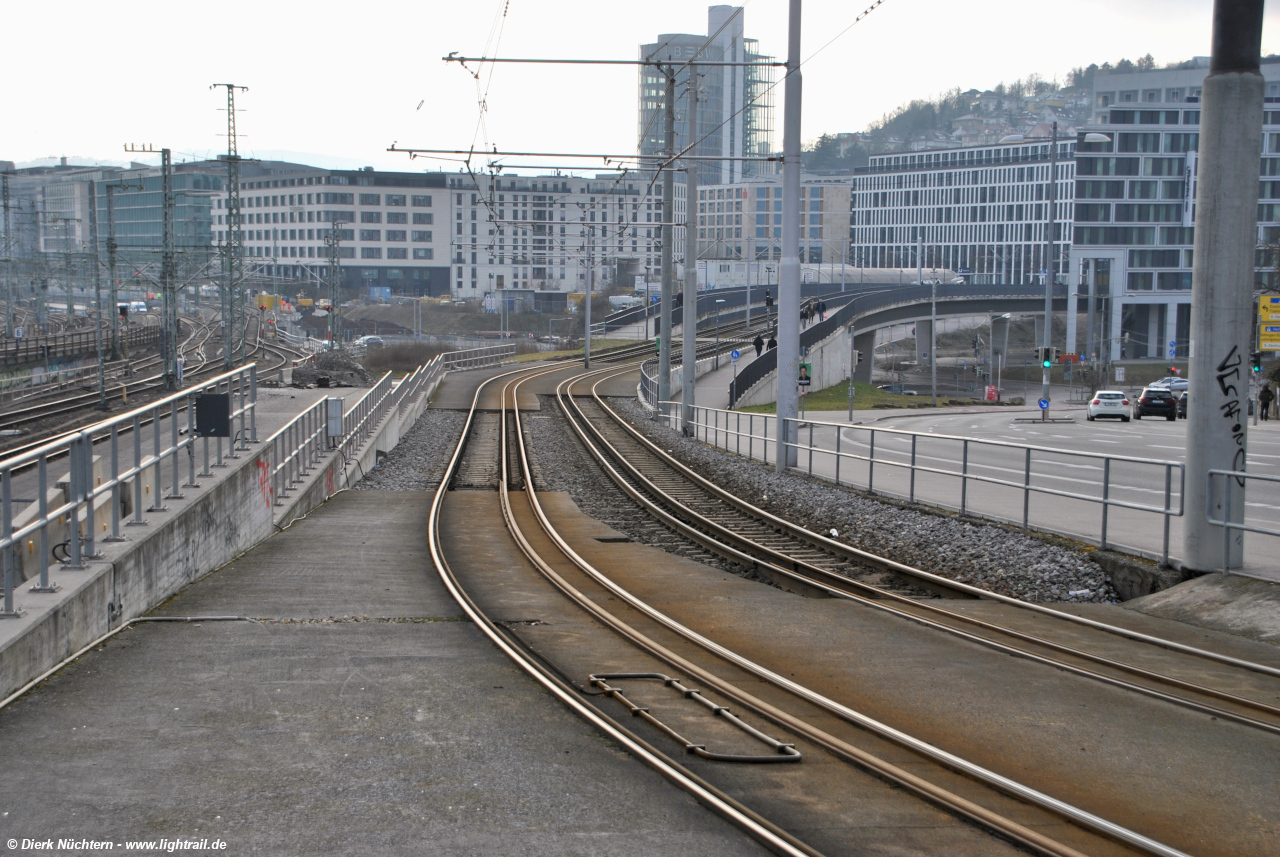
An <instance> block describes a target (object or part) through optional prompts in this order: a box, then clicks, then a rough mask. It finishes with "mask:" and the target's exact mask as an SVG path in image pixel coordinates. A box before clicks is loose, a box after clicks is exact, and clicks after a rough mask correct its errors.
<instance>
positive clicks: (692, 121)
mask: <svg viewBox="0 0 1280 857" xmlns="http://www.w3.org/2000/svg"><path fill="white" fill-rule="evenodd" d="M698 87H699V80H698V67H697V66H689V92H688V96H687V98H688V105H689V153H690V154H691V155H697V154H698ZM699 163H700V162H699V161H696V160H691V161H685V162H684V166H685V185H684V186H685V194H684V210H685V216H684V307H683V317H682V319H681V330H682V331H683V332H682V334H681V347H680V351H681V355H680V362H681V370H682V371H681V381H680V402H681V405H682V407H681V409H680V410H681V420H680V427H681V429H682V430H683V431H684V433H685V434H686V435H691V434H692V432H693V407H694V404H695V403H696V399H697V391H696V390H695V389H694V385H695V384H696V383H697V363H698V357H697V354H698V164H699ZM750 294H751V292H750V291H748V292H747V295H748V297H750ZM749 306H750V304H748V307H749ZM747 311H748V312H750V309H748V310H747ZM748 327H750V322H749V321H748ZM719 335H720V326H719V321H718V320H717V322H716V336H717V337H719Z"/></svg>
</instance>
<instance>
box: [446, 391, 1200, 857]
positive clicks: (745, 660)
mask: <svg viewBox="0 0 1280 857" xmlns="http://www.w3.org/2000/svg"><path fill="white" fill-rule="evenodd" d="M512 374H513V375H514V374H515V373H512ZM596 377H599V374H596ZM519 383H520V381H511V382H510V383H509V385H508V389H507V390H504V393H503V397H502V398H503V402H504V406H503V411H502V414H501V420H500V424H501V431H502V435H503V437H502V441H501V443H500V444H495V443H493V441H492V430H490V431H489V438H488V439H486V440H485V441H483V442H481V443H479V444H477V445H476V446H472V447H471V448H469V449H467V446H468V443H469V441H468V436H469V433H470V428H471V422H470V421H469V423H468V427H467V429H465V430H464V432H463V440H462V441H461V442H460V444H459V447H458V450H457V451H456V452H455V456H454V464H451V467H450V470H449V473H448V474H447V476H446V481H445V483H442V486H441V489H440V492H439V493H438V494H437V497H436V504H437V507H438V505H439V504H440V503H442V502H443V500H444V496H445V495H446V493H447V488H448V483H449V479H451V478H452V475H453V473H454V469H455V465H456V463H457V462H458V460H459V458H460V455H461V453H462V451H463V450H464V449H467V453H466V454H467V455H468V456H473V457H474V456H476V455H487V456H490V458H491V459H492V460H493V461H494V465H495V467H496V463H497V462H498V461H501V476H500V478H499V479H498V480H497V487H498V490H499V494H500V496H501V503H502V510H503V516H504V518H505V519H506V521H507V524H508V529H509V531H510V532H511V534H512V538H514V539H515V540H516V541H517V543H519V544H520V546H521V551H522V552H523V553H524V555H525V556H526V557H527V558H528V559H529V561H530V562H531V563H532V564H533V565H534V566H535V567H537V568H538V570H539V572H540V573H541V574H542V575H543V576H544V578H545V579H547V580H548V581H549V582H550V583H551V584H552V585H553V586H555V587H556V589H557V590H558V591H560V592H561V593H562V594H563V595H565V596H566V597H568V598H569V599H570V600H571V601H573V602H574V603H575V604H577V605H578V606H579V607H581V608H582V609H584V610H586V611H587V612H588V613H589V614H590V615H591V616H593V617H594V618H595V619H596V620H597V621H599V622H601V623H602V624H603V625H604V626H605V627H608V628H610V629H612V630H613V631H614V632H615V633H618V634H620V635H622V636H624V637H625V638H626V639H628V640H629V641H630V642H631V643H632V644H634V645H635V646H637V647H638V649H639V650H641V651H644V652H646V653H647V654H649V655H651V656H653V657H655V658H658V659H659V660H661V661H662V662H663V663H665V664H667V665H668V666H669V667H670V668H671V669H674V670H676V671H679V672H681V673H683V674H685V675H688V676H691V677H692V679H693V680H695V681H698V682H701V683H702V684H703V685H704V686H707V687H709V688H711V689H712V690H713V691H714V692H717V693H719V694H721V695H722V696H724V697H725V698H727V699H730V700H733V701H734V702H735V703H736V704H738V705H741V706H743V707H745V708H746V709H748V710H750V711H752V712H753V713H755V714H756V715H758V716H760V717H762V718H764V719H766V720H768V721H770V722H772V723H774V724H775V725H777V726H779V727H781V728H783V729H786V730H788V731H789V732H790V733H791V734H793V735H796V736H799V737H801V738H802V739H803V740H806V741H809V742H813V744H814V745H816V746H818V747H821V748H822V749H823V750H824V751H825V752H827V753H830V754H833V755H834V756H835V757H837V758H839V759H841V760H843V761H844V762H852V763H853V764H854V765H856V766H858V767H861V768H863V769H865V770H869V771H871V772H873V773H874V774H875V775H876V776H877V777H879V778H882V779H885V780H888V781H889V782H892V783H894V784H896V785H898V786H901V787H902V788H905V789H907V790H909V791H911V792H913V793H914V794H916V795H918V796H920V797H923V798H925V799H927V800H929V801H930V802H932V803H934V804H937V805H941V806H943V807H945V808H946V809H947V810H948V811H950V812H952V813H954V814H956V815H959V816H961V817H963V818H966V819H968V820H970V821H972V822H975V823H977V824H979V825H981V826H982V827H984V828H986V829H988V830H991V831H994V832H996V833H997V834H998V835H999V836H1001V837H1006V838H1008V839H1011V840H1013V841H1015V842H1017V843H1019V844H1020V845H1022V846H1023V847H1026V848H1030V849H1032V850H1034V851H1036V852H1037V853H1042V854H1053V855H1076V854H1081V853H1126V852H1128V853H1131V850H1130V849H1136V850H1137V851H1138V852H1139V853H1149V854H1160V855H1165V857H1173V855H1180V854H1181V853H1182V852H1180V851H1178V850H1177V849H1175V848H1171V847H1169V846H1165V845H1163V844H1161V843H1159V842H1156V841H1155V840H1152V839H1149V838H1148V837H1145V836H1143V835H1142V834H1140V833H1136V832H1134V831H1132V830H1128V829H1126V828H1123V827H1121V826H1119V825H1115V824H1112V823H1111V822H1108V821H1106V820H1105V819H1102V818H1100V817H1098V816H1095V815H1092V814H1090V813H1088V812H1085V811H1084V810H1080V809H1078V808H1076V807H1073V806H1071V805H1069V804H1066V803H1064V802H1062V801H1057V800H1055V799H1054V798H1052V797H1050V796H1048V795H1045V794H1041V793H1039V792H1037V791H1035V790H1034V789H1030V788H1028V787H1026V786H1022V785H1021V784H1019V783H1017V782H1015V781H1013V780H1011V779H1008V778H1005V777H1002V776H1000V775H999V774H996V773H994V772H992V771H988V770H985V769H983V768H981V767H980V766H977V765H974V764H972V763H969V762H966V761H965V760H964V759H961V758H959V757H957V756H953V755H951V754H948V753H945V752H944V751H941V750H939V749H938V748H936V747H932V746H930V745H928V744H926V743H925V742H920V741H918V740H916V739H913V738H911V737H910V736H909V735H906V734H905V733H901V732H899V731H898V730H895V729H893V728H892V727H889V726H887V725H885V724H880V723H877V722H876V721H874V720H872V719H871V718H868V717H866V716H865V715H861V714H859V713H858V712H857V711H854V710H853V709H851V708H849V707H847V706H844V705H842V704H840V703H839V702H837V701H835V700H833V699H830V698H828V697H826V696H824V695H823V694H821V693H819V692H817V691H814V690H812V689H810V688H808V687H805V686H804V685H802V684H800V683H798V682H795V681H791V680H789V679H786V678H784V677H783V676H781V675H778V674H777V673H775V672H773V671H771V670H769V669H767V668H765V667H763V666H761V665H760V664H758V663H755V662H753V661H752V660H751V659H750V658H749V657H747V656H744V655H742V654H739V653H737V652H735V651H731V650H729V649H727V648H725V647H723V646H720V645H718V644H717V643H715V642H713V641H712V640H710V639H708V638H707V637H705V636H703V635H702V634H700V633H698V632H697V631H695V630H692V629H690V628H687V627H684V626H682V625H681V624H680V623H679V622H676V621H675V620H673V619H671V618H670V617H667V616H664V615H663V614H662V613H661V612H660V611H658V610H656V609H654V608H652V607H650V606H649V605H647V604H645V603H644V602H643V601H642V600H640V599H638V598H636V597H635V596H633V595H631V594H630V593H629V592H627V591H626V590H625V589H624V588H622V587H621V586H619V585H617V584H615V583H613V582H612V581H611V579H610V576H609V575H608V574H607V573H606V571H605V570H604V569H596V568H593V567H592V566H591V565H590V563H588V562H587V561H586V560H584V559H583V558H582V557H581V556H579V555H578V554H577V553H576V552H575V551H574V549H573V547H571V546H570V545H569V543H568V542H567V541H566V540H565V539H564V538H563V537H561V536H560V535H559V534H558V533H557V532H556V530H555V527H554V526H553V525H552V524H551V522H550V520H549V519H548V517H547V515H546V514H545V512H544V511H543V510H542V508H541V504H540V502H539V500H538V496H537V492H536V490H535V487H536V486H535V484H534V480H533V479H532V477H531V472H530V466H529V455H528V452H527V450H526V449H525V448H524V444H523V443H521V442H520V439H521V438H522V437H523V430H522V428H521V426H520V419H521V416H520V411H519V410H518V409H516V408H514V407H513V403H514V402H515V401H518V397H517V396H516V391H517V388H518V384H519ZM563 388H564V385H561V389H562V390H563ZM477 396H478V394H477ZM473 415H474V411H473ZM491 429H492V427H491ZM511 446H514V447H515V449H516V450H517V452H518V456H510V458H516V459H517V460H518V462H519V464H518V469H519V472H514V468H513V467H512V466H511V464H510V462H509V455H508V454H506V453H507V452H509V447H511ZM504 451H506V452H504ZM472 469H473V470H474V465H472ZM471 487H474V486H471ZM531 514H532V515H533V517H534V518H535V519H536V520H537V522H538V526H539V527H540V529H541V532H539V533H529V532H527V526H528V523H527V522H528V519H529V517H530V515H531ZM437 518H438V512H436V513H434V514H433V521H435V520H437ZM522 520H523V521H525V524H523V525H522V523H521V521H522ZM522 526H523V527H524V529H522ZM438 537H439V536H438V531H437V532H436V534H435V536H434V538H436V539H438ZM540 540H541V541H542V542H547V541H548V540H549V541H550V542H551V543H553V544H554V546H555V549H556V550H557V551H558V552H559V556H555V557H548V556H546V555H544V551H545V546H543V547H536V546H535V545H537V544H538V542H539V541H540ZM433 550H438V549H437V547H436V546H433ZM440 550H442V549H440ZM437 557H438V561H437V566H438V567H440V563H441V561H442V560H441V557H442V553H440V552H439V551H438V552H437ZM566 564H569V565H572V567H573V569H574V571H575V573H576V579H575V580H573V581H570V580H569V579H567V574H566V571H565V566H566ZM441 574H442V575H446V574H447V572H446V571H445V570H444V569H441ZM446 583H447V585H450V587H451V590H453V591H455V592H456V591H458V590H460V588H461V584H460V583H459V582H458V581H457V579H456V578H452V577H451V576H450V577H449V578H448V579H447V580H446ZM588 589H594V590H596V591H594V592H586V591H584V590H588ZM606 601H607V602H610V607H609V609H605V608H604V607H603V606H602V603H603V602H606ZM613 602H621V603H620V604H618V606H617V607H614V606H613ZM619 610H621V611H623V613H625V614H626V615H625V616H623V615H621V614H619V613H618V611H619ZM642 626H651V627H642ZM494 634H495V635H498V636H503V637H504V640H505V645H506V646H510V642H511V635H510V634H507V633H504V632H502V631H495V632H494ZM664 635H665V637H666V639H665V640H664V641H663V642H659V641H658V638H659V637H662V636H664ZM673 639H674V640H678V641H679V644H680V645H679V646H678V647H677V648H679V649H680V650H679V651H676V650H674V649H672V648H670V646H671V642H672V640H673ZM707 659H710V663H708V661H707ZM723 674H728V676H729V677H728V678H724V677H722V675H723ZM761 683H764V685H766V686H768V687H769V688H770V692H771V693H773V696H772V697H771V698H769V699H764V698H761V697H759V696H756V695H754V693H758V692H759V691H754V692H752V693H749V692H747V691H745V690H743V687H744V686H746V687H750V686H752V685H756V686H760V685H761ZM580 690H581V688H580ZM779 694H781V696H783V697H785V698H786V699H787V702H786V703H784V704H779V699H778V695H779ZM579 696H581V693H580V694H579ZM633 713H634V711H633ZM833 715H834V716H835V718H836V719H837V720H839V721H840V722H841V724H842V726H841V727H840V728H837V729H835V730H834V732H835V733H838V734H832V731H829V729H830V725H829V724H828V728H826V729H824V728H819V727H818V726H815V725H814V724H815V723H823V722H824V720H825V721H830V720H831V717H832V716H833ZM842 730H843V731H842ZM868 732H869V733H871V734H872V735H873V736H874V739H873V740H872V741H871V743H872V745H873V749H871V750H868V749H867V748H865V747H864V746H859V744H860V743H861V744H866V743H867V742H866V740H865V739H866V733H868ZM783 740H785V739H783ZM886 741H887V742H888V743H890V744H897V745H898V746H899V747H906V748H908V749H910V750H911V751H912V752H916V753H920V754H921V755H923V756H924V757H926V758H928V759H930V760H931V761H932V762H933V763H934V764H936V765H938V766H939V771H938V772H937V774H938V775H935V776H920V775H918V772H917V770H918V769H917V766H915V765H908V766H907V767H906V768H904V767H902V766H901V765H900V764H895V763H894V762H892V761H888V760H886V759H885V758H882V756H883V755H884V753H883V752H881V753H880V754H879V755H877V752H876V751H875V748H874V745H877V744H879V745H883V744H884V742H886ZM880 749H881V751H883V746H881V747H880ZM908 768H909V769H908ZM957 774H960V775H962V776H960V777H957V776H956V775H957ZM957 780H960V782H959V783H957V782H956V781H957ZM940 782H941V784H939V783H940ZM974 782H977V783H980V784H981V788H979V789H977V791H978V792H979V794H978V795H975V794H973V792H974V791H975V790H974V788H973V783H974ZM961 792H964V794H962V793H961ZM982 792H994V793H996V794H997V795H998V796H997V797H996V798H995V799H994V800H992V799H991V798H992V796H991V795H990V794H987V795H983V794H981V793H982ZM975 798H976V799H975ZM1010 798H1012V799H1013V800H1014V801H1015V804H1016V805H1017V806H1021V805H1023V804H1025V803H1027V802H1029V803H1032V804H1035V805H1036V806H1038V807H1039V808H1040V809H1041V810H1043V811H1044V812H1046V813H1048V814H1049V815H1050V816H1056V817H1057V818H1058V819H1059V820H1061V819H1063V818H1065V819H1068V820H1070V821H1071V822H1072V823H1073V824H1075V825H1077V826H1078V828H1079V830H1083V831H1086V832H1087V833H1088V834H1089V835H1088V836H1085V837H1084V839H1083V841H1084V842H1086V843H1087V842H1089V841H1091V839H1090V837H1101V838H1102V840H1105V841H1106V842H1107V843H1109V844H1108V845H1106V846H1102V847H1086V848H1085V849H1084V850H1081V849H1080V848H1078V847H1076V846H1077V845H1079V844H1081V837H1080V836H1079V834H1078V833H1077V834H1073V836H1072V837H1069V838H1070V839H1072V840H1073V841H1072V842H1071V843H1067V842H1061V841H1057V840H1055V839H1053V838H1052V837H1049V836H1045V835H1044V834H1042V833H1041V832H1039V831H1040V830H1042V829H1045V828H1046V826H1047V827H1049V828H1052V827H1053V826H1054V823H1055V822H1053V821H1051V820H1048V819H1041V820H1040V821H1038V822H1037V823H1034V824H1025V823H1020V822H1019V821H1014V820H1012V819H1011V818H1010V817H1007V814H1002V811H1001V808H1002V807H1003V808H1005V809H1011V808H1012V807H1010V805H1009V804H1008V801H1009V800H1010ZM992 805H994V806H995V807H996V809H992V808H991V806H992ZM1016 811H1017V812H1019V813H1023V810H1021V809H1018V810H1016ZM1023 814H1025V813H1023ZM1094 844H1095V845H1098V841H1094ZM1117 846H1119V847H1120V850H1118V851H1117V850H1115V848H1116V847H1117Z"/></svg>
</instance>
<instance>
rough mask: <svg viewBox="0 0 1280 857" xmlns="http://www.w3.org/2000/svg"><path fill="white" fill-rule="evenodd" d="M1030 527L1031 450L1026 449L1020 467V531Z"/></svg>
mask: <svg viewBox="0 0 1280 857" xmlns="http://www.w3.org/2000/svg"><path fill="white" fill-rule="evenodd" d="M1030 526H1031V450H1030V448H1028V449H1027V454H1026V456H1024V460H1023V465H1022V529H1024V530H1025V529H1027V528H1028V527H1030Z"/></svg>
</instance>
